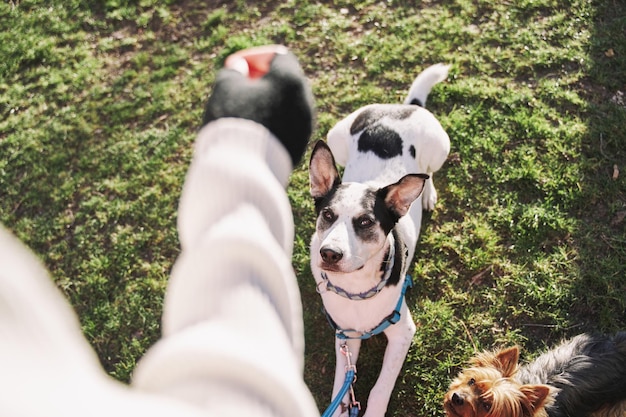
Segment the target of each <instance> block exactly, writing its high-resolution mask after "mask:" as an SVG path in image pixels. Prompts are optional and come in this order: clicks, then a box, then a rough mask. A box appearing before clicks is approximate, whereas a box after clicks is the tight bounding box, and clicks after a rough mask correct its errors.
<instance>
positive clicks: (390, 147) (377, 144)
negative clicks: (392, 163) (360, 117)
mask: <svg viewBox="0 0 626 417" xmlns="http://www.w3.org/2000/svg"><path fill="white" fill-rule="evenodd" d="M358 149H359V152H368V151H372V152H374V154H376V156H378V157H379V158H381V159H390V158H393V157H396V156H401V155H402V138H401V137H400V135H398V134H397V133H396V132H395V131H393V130H391V129H389V128H387V127H385V126H382V125H374V126H371V127H368V128H366V129H365V130H364V131H363V133H361V136H360V137H359V146H358Z"/></svg>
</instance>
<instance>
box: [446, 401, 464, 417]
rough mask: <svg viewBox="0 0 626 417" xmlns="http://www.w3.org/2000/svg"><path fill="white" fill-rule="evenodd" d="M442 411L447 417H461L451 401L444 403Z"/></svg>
mask: <svg viewBox="0 0 626 417" xmlns="http://www.w3.org/2000/svg"><path fill="white" fill-rule="evenodd" d="M443 410H444V411H445V412H446V415H447V416H448V417H463V416H462V415H461V414H459V413H458V412H457V411H456V409H455V408H454V406H453V405H452V402H451V401H444V403H443Z"/></svg>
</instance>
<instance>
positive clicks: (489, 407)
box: [483, 403, 491, 412]
mask: <svg viewBox="0 0 626 417" xmlns="http://www.w3.org/2000/svg"><path fill="white" fill-rule="evenodd" d="M483 408H484V409H485V411H486V412H489V411H490V410H491V404H489V403H483Z"/></svg>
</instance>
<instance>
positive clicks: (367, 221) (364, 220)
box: [358, 217, 374, 229]
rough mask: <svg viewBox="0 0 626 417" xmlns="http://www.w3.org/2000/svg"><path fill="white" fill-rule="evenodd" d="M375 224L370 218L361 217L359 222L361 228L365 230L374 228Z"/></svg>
mask: <svg viewBox="0 0 626 417" xmlns="http://www.w3.org/2000/svg"><path fill="white" fill-rule="evenodd" d="M373 224H374V220H372V219H370V218H369V217H361V218H360V219H359V221H358V225H359V227H361V228H363V229H365V228H368V227H370V226H372V225H373Z"/></svg>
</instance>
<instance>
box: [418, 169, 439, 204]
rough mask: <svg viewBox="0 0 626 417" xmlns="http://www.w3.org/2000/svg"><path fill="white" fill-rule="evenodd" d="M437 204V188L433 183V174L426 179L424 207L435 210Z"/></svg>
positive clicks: (423, 196)
mask: <svg viewBox="0 0 626 417" xmlns="http://www.w3.org/2000/svg"><path fill="white" fill-rule="evenodd" d="M435 204H437V190H435V185H434V184H433V179H432V176H431V177H430V178H429V179H428V180H426V184H424V191H423V192H422V207H423V208H424V210H427V211H433V210H434V209H435Z"/></svg>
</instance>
